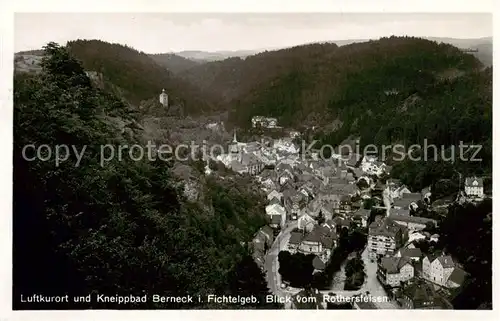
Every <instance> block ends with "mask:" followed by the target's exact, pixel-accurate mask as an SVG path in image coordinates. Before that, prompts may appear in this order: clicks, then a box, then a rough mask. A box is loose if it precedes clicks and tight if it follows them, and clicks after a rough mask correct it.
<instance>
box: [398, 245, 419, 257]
mask: <svg viewBox="0 0 500 321" xmlns="http://www.w3.org/2000/svg"><path fill="white" fill-rule="evenodd" d="M399 253H400V254H401V257H410V258H416V257H421V256H422V251H421V250H420V249H419V248H418V247H416V248H412V249H409V248H402V249H400V250H399Z"/></svg>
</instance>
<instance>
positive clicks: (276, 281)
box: [265, 221, 398, 309]
mask: <svg viewBox="0 0 500 321" xmlns="http://www.w3.org/2000/svg"><path fill="white" fill-rule="evenodd" d="M295 228H297V221H293V222H291V223H290V225H288V226H287V227H286V228H285V229H284V230H282V231H281V232H280V234H278V236H277V237H276V240H275V241H274V243H273V245H272V246H271V248H270V249H269V251H268V253H267V255H266V262H265V269H266V277H267V282H268V286H269V289H270V290H271V293H273V294H274V295H277V296H279V297H283V298H285V297H286V296H290V295H294V294H296V293H297V292H299V291H300V289H282V288H281V276H280V274H279V272H278V270H279V262H278V254H279V252H280V251H282V250H284V249H286V246H287V244H288V240H289V238H290V233H291V232H292V231H293V230H294V229H295ZM361 258H362V260H363V262H364V265H365V273H366V277H365V282H364V284H363V286H362V287H361V288H360V289H359V290H354V291H346V290H344V289H343V284H344V280H345V276H344V269H343V267H344V264H343V265H342V268H341V269H340V271H339V272H337V273H336V274H335V276H334V282H332V288H331V289H330V290H323V291H320V292H321V293H322V294H329V293H332V292H333V293H334V294H336V295H339V296H353V295H358V294H367V292H368V294H369V295H370V296H373V297H385V296H386V293H385V290H384V288H383V287H382V285H381V284H380V282H379V281H378V280H377V263H376V262H372V261H371V259H370V258H369V257H368V250H367V249H366V248H365V250H364V251H363V253H362V255H361ZM374 304H375V305H376V306H377V308H378V309H398V306H397V305H396V304H395V303H394V302H374ZM285 308H289V307H288V306H287V307H285Z"/></svg>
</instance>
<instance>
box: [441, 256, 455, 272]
mask: <svg viewBox="0 0 500 321" xmlns="http://www.w3.org/2000/svg"><path fill="white" fill-rule="evenodd" d="M437 260H438V261H439V263H441V265H442V266H443V268H445V269H447V268H452V267H455V263H454V262H453V259H452V258H451V256H449V255H442V256H439V257H438V258H437Z"/></svg>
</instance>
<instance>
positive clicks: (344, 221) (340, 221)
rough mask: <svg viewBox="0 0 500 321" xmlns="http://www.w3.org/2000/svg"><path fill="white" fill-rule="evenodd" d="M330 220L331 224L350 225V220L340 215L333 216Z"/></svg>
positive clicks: (341, 226)
mask: <svg viewBox="0 0 500 321" xmlns="http://www.w3.org/2000/svg"><path fill="white" fill-rule="evenodd" d="M332 221H333V224H335V226H337V227H339V228H349V227H350V226H351V221H349V220H347V219H344V218H341V217H340V216H337V217H335V218H334V219H333V220H332Z"/></svg>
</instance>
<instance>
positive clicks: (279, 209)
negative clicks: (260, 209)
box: [266, 204, 286, 215]
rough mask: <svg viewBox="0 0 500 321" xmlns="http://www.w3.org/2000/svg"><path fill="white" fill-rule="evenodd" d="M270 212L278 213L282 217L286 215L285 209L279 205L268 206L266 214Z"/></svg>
mask: <svg viewBox="0 0 500 321" xmlns="http://www.w3.org/2000/svg"><path fill="white" fill-rule="evenodd" d="M269 211H276V212H278V213H280V214H281V215H284V214H286V211H285V208H284V207H283V206H281V205H279V204H270V205H267V206H266V212H269Z"/></svg>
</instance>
